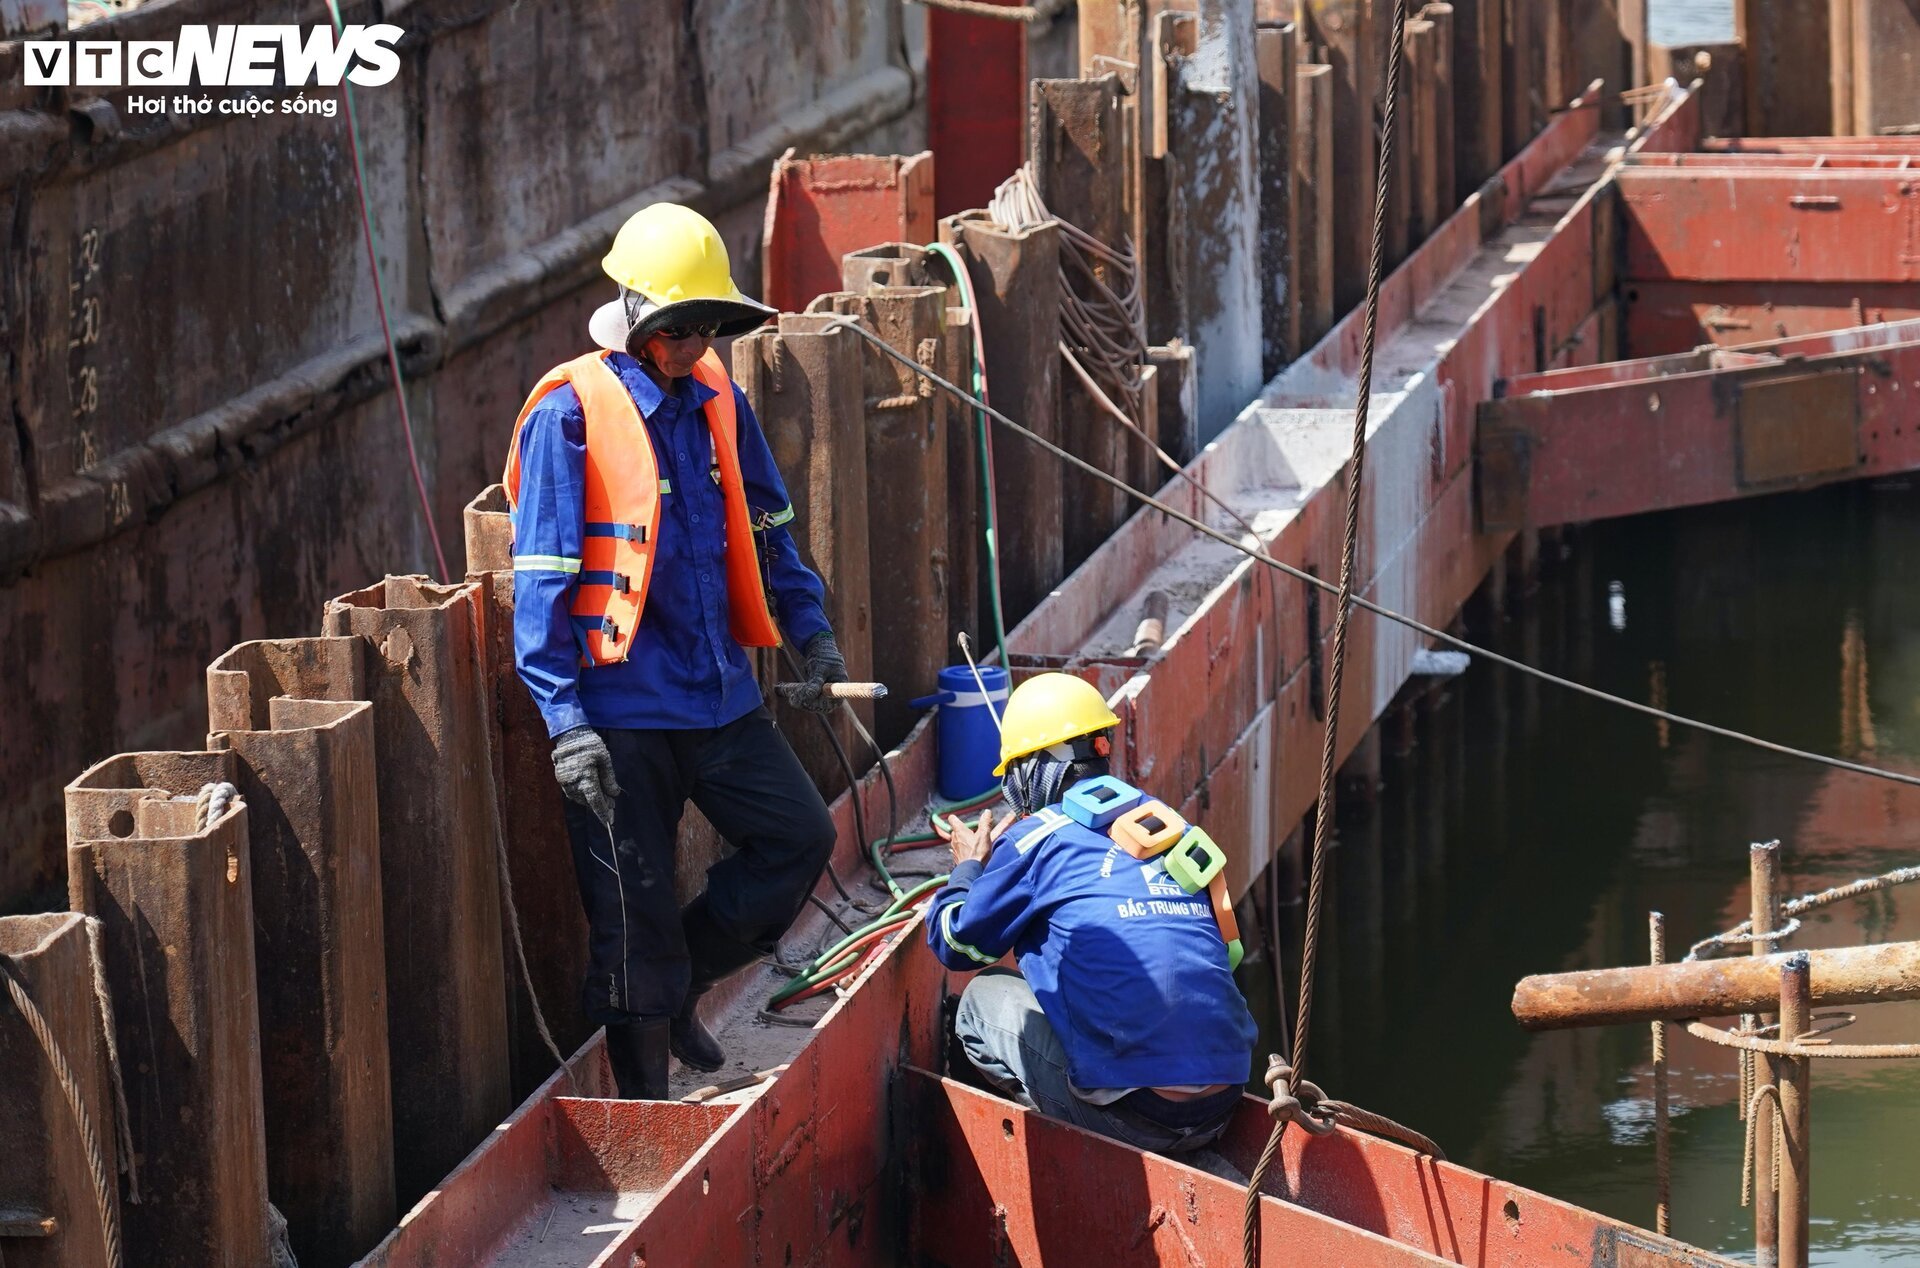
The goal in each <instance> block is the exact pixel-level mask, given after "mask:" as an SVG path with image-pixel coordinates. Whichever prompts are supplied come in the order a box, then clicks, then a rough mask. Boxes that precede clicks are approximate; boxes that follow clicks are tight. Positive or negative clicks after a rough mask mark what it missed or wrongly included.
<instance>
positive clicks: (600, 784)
mask: <svg viewBox="0 0 1920 1268" xmlns="http://www.w3.org/2000/svg"><path fill="white" fill-rule="evenodd" d="M553 777H554V778H555V779H557V780H559V781H560V791H561V792H563V793H565V794H567V798H568V799H569V800H571V801H577V802H579V803H580V804H581V805H583V806H585V807H586V808H587V809H589V810H591V811H593V816H594V818H596V819H598V820H599V821H600V822H602V823H604V824H606V825H607V826H608V827H612V826H613V799H614V798H615V797H618V796H619V795H620V785H619V784H616V783H614V782H613V754H611V753H609V752H608V751H607V742H606V741H605V740H603V739H601V738H600V733H599V732H598V731H596V730H594V729H593V728H592V727H590V726H577V727H575V728H573V730H571V731H562V732H561V733H560V736H559V738H558V739H556V740H555V741H554V742H553Z"/></svg>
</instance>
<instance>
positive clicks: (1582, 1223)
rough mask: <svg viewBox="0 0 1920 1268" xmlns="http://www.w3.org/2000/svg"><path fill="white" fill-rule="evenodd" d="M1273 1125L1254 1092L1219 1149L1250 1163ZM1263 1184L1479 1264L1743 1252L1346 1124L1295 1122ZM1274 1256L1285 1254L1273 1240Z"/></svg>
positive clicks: (1721, 1261) (1692, 1261)
mask: <svg viewBox="0 0 1920 1268" xmlns="http://www.w3.org/2000/svg"><path fill="white" fill-rule="evenodd" d="M1271 1129H1272V1119H1271V1118H1269V1117H1268V1116H1267V1113H1266V1108H1265V1106H1264V1104H1263V1103H1262V1102H1260V1101H1258V1100H1256V1099H1253V1098H1251V1097H1250V1098H1248V1099H1247V1100H1245V1101H1244V1102H1242V1104H1241V1108H1240V1111H1239V1113H1238V1114H1237V1115H1236V1116H1235V1117H1234V1120H1233V1122H1232V1124H1231V1125H1230V1126H1229V1127H1228V1128H1227V1133H1226V1135H1225V1136H1223V1137H1222V1138H1221V1140H1220V1142H1219V1145H1218V1149H1219V1151H1220V1153H1221V1154H1222V1155H1223V1156H1224V1157H1225V1158H1226V1159H1227V1160H1228V1161H1229V1162H1232V1163H1233V1164H1234V1165H1235V1166H1236V1167H1238V1168H1239V1169H1240V1170H1241V1171H1243V1172H1251V1171H1252V1169H1253V1165H1254V1162H1255V1160H1256V1159H1257V1158H1258V1157H1259V1154H1260V1150H1261V1149H1262V1148H1263V1147H1264V1146H1265V1144H1266V1140H1267V1134H1268V1132H1269V1131H1270V1130H1271ZM1442 1143H1444V1142H1442ZM1261 1192H1262V1193H1265V1194H1268V1195H1271V1196H1272V1197H1275V1198H1281V1199H1284V1200H1285V1201H1287V1202H1293V1203H1298V1204H1299V1205H1300V1206H1302V1207H1305V1208H1306V1209H1308V1210H1312V1211H1316V1212H1318V1213H1320V1214H1322V1215H1330V1216H1332V1217H1334V1218H1335V1219H1338V1220H1340V1221H1342V1222H1343V1223H1347V1224H1351V1225H1353V1226H1354V1227H1356V1228H1361V1229H1365V1230H1367V1231H1368V1232H1371V1233H1376V1234H1379V1235H1380V1236H1384V1237H1390V1238H1392V1239H1393V1240H1394V1241H1395V1242H1398V1243H1400V1244H1401V1245H1404V1246H1408V1247H1411V1248H1414V1249H1417V1250H1420V1251H1424V1252H1426V1253H1428V1254H1432V1255H1435V1256H1438V1257H1439V1258H1441V1259H1442V1260H1444V1261H1446V1262H1449V1263H1457V1264H1470V1265H1475V1266H1476V1268H1554V1266H1555V1265H1564V1266H1565V1268H1575V1266H1576V1265H1579V1266H1581V1268H1589V1266H1591V1268H1600V1266H1601V1265H1607V1266H1609V1268H1611V1266H1614V1265H1623V1264H1634V1265H1640V1266H1641V1268H1653V1266H1654V1265H1661V1264H1672V1265H1686V1266H1687V1268H1731V1265H1732V1264H1734V1262H1735V1261H1734V1260H1731V1259H1726V1258H1722V1257H1721V1256H1719V1255H1713V1254H1708V1253H1707V1252H1705V1251H1700V1250H1696V1249H1694V1248H1693V1247H1690V1246H1687V1245H1684V1244H1682V1243H1680V1242H1676V1241H1673V1240H1671V1239H1669V1238H1665V1237H1660V1236H1658V1235H1656V1234H1653V1233H1649V1232H1646V1231H1645V1230H1642V1229H1637V1228H1634V1227H1632V1226H1631V1225H1628V1224H1622V1223H1620V1222H1618V1221H1616V1220H1610V1219H1607V1218H1606V1217H1604V1216H1600V1215H1596V1214H1594V1213H1593V1212H1592V1211H1585V1210H1582V1209H1580V1208H1579V1207H1576V1206H1570V1205H1568V1204H1567V1203H1565V1202H1561V1201H1558V1200H1556V1199H1554V1198H1550V1197H1547V1196H1546V1195H1545V1194H1541V1193H1535V1192H1534V1191H1532V1190H1531V1189H1523V1188H1520V1187H1519V1186H1518V1185H1511V1184H1506V1183H1504V1182H1502V1181H1499V1180H1495V1179H1491V1178H1489V1177H1487V1176H1483V1175H1481V1174H1479V1173H1478V1172H1475V1171H1469V1170H1468V1169H1467V1168H1465V1167H1461V1166H1456V1165H1454V1164H1453V1163H1449V1162H1438V1161H1436V1160H1434V1159H1432V1158H1428V1157H1425V1156H1424V1155H1421V1154H1416V1153H1415V1152H1413V1151H1412V1150H1411V1149H1407V1148H1405V1147H1404V1146H1401V1145H1397V1144H1394V1143H1392V1142H1390V1141H1385V1140H1381V1139H1379V1138H1377V1137H1373V1136H1367V1135H1364V1134H1362V1133H1360V1132H1352V1131H1347V1130H1345V1129H1344V1128H1342V1129H1338V1130H1336V1131H1335V1132H1334V1134H1333V1135H1331V1136H1326V1137H1311V1136H1308V1135H1307V1134H1306V1133H1305V1132H1302V1131H1298V1130H1293V1131H1289V1132H1287V1134H1286V1137H1285V1138H1284V1140H1283V1141H1282V1144H1281V1150H1280V1157H1279V1162H1278V1165H1277V1166H1276V1167H1275V1168H1274V1170H1273V1171H1272V1172H1270V1173H1269V1175H1268V1178H1267V1182H1266V1184H1265V1185H1264V1186H1263V1188H1262V1190H1261ZM1265 1205H1269V1204H1263V1206H1265ZM1271 1205H1278V1204H1277V1203H1274V1204H1271ZM1268 1245H1269V1246H1271V1245H1272V1243H1271V1240H1269V1241H1268ZM1268 1260H1269V1262H1281V1261H1279V1260H1275V1259H1273V1257H1272V1252H1271V1250H1269V1251H1268Z"/></svg>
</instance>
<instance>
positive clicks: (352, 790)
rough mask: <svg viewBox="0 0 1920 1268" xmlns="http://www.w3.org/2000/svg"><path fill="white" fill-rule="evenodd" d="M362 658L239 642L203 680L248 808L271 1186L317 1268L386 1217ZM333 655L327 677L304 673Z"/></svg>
mask: <svg viewBox="0 0 1920 1268" xmlns="http://www.w3.org/2000/svg"><path fill="white" fill-rule="evenodd" d="M359 650H360V648H359V645H358V643H357V641H356V640H350V639H299V640H289V641H288V642H287V643H282V644H262V643H242V644H241V645H240V646H238V647H236V648H234V649H233V650H232V651H230V652H228V653H227V654H226V655H225V656H223V657H221V658H220V660H218V661H216V662H214V664H213V666H212V667H210V668H209V670H208V672H207V676H208V681H209V684H210V685H214V684H217V689H216V690H215V691H214V692H212V693H210V695H211V699H210V708H209V713H210V715H211V719H212V720H211V726H212V728H213V734H212V735H211V736H210V737H209V741H208V744H209V747H210V748H212V749H216V750H220V749H224V750H229V751H231V752H232V753H233V755H234V782H235V784H236V785H237V786H238V787H239V789H240V795H241V797H242V798H243V799H245V801H246V803H247V823H248V836H249V841H250V848H251V852H252V869H251V875H252V882H253V914H254V959H255V963H256V965H257V976H258V985H259V992H260V994H259V1016H260V1021H259V1025H260V1043H261V1049H260V1065H261V1088H262V1094H263V1098H264V1109H265V1119H266V1133H267V1189H268V1191H269V1192H270V1193H272V1194H273V1198H274V1205H275V1206H276V1207H277V1208H278V1209H279V1210H280V1212H281V1214H282V1215H284V1216H286V1219H287V1229H288V1238H289V1241H290V1243H291V1244H292V1246H293V1249H294V1253H295V1255H296V1256H298V1257H299V1258H300V1259H301V1261H302V1262H303V1263H305V1262H311V1263H313V1264H316V1265H322V1266H325V1265H339V1264H346V1263H350V1262H351V1261H353V1260H354V1259H356V1258H358V1257H359V1256H360V1255H362V1254H364V1253H366V1251H367V1250H368V1249H370V1248H371V1247H372V1246H373V1245H374V1244H375V1243H376V1242H378V1241H379V1240H380V1238H381V1237H382V1236H384V1235H385V1233H386V1230H387V1229H388V1228H390V1227H392V1224H393V1220H394V1217H395V1215H396V1214H397V1212H396V1210H395V1208H394V1196H393V1192H394V1191H393V1107H392V1101H391V1094H390V1090H389V1086H388V1065H387V1009H386V992H387V968H386V946H385V936H384V933H383V931H382V928H381V912H382V904H381V896H380V815H379V808H378V805H377V802H376V793H375V788H376V785H377V779H376V776H375V773H374V772H375V754H374V747H373V706H372V705H370V704H368V703H367V702H366V701H365V700H357V699H353V698H352V697H353V696H355V695H357V694H359V693H360V691H361V690H362V687H361V684H360V682H359V681H358V679H359V673H358V670H359V668H360V666H359V661H358V652H359ZM329 652H333V653H335V655H333V656H329V655H328V653H329ZM343 652H344V653H350V654H351V655H350V656H348V655H341V654H340V653H343ZM329 661H331V662H332V665H330V666H328V667H329V668H335V667H337V668H339V669H340V670H341V671H342V672H341V673H340V674H339V679H338V680H335V678H334V676H333V675H332V674H331V673H327V672H324V671H322V672H311V671H312V670H313V669H314V668H316V667H318V666H322V665H327V664H328V662H329ZM303 669H304V670H307V671H308V672H301V671H302V670H303ZM276 670H283V671H287V672H275V671H276ZM235 679H238V680H239V681H238V682H236V681H234V680H235ZM234 704H238V705H240V706H242V707H240V708H232V707H230V706H232V705H234Z"/></svg>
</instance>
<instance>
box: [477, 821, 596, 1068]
mask: <svg viewBox="0 0 1920 1268" xmlns="http://www.w3.org/2000/svg"><path fill="white" fill-rule="evenodd" d="M493 858H494V863H495V865H496V866H497V867H498V868H499V869H500V906H501V908H502V910H504V911H505V913H506V917H507V929H508V931H509V932H511V933H512V934H513V963H514V966H515V968H516V969H517V970H518V972H519V974H520V982H521V984H522V985H523V986H525V987H526V988H527V1006H528V1007H529V1008H531V1009H532V1010H533V1028H534V1030H536V1031H538V1032H539V1034H540V1042H541V1044H542V1045H544V1046H545V1047H546V1050H547V1055H548V1056H550V1057H552V1058H553V1063H554V1065H556V1066H558V1067H559V1068H560V1070H561V1072H562V1073H564V1074H565V1075H566V1076H567V1087H568V1088H570V1089H571V1090H572V1092H573V1095H575V1096H578V1095H580V1086H579V1084H577V1083H575V1082H574V1079H573V1067H572V1066H570V1065H568V1064H567V1059H566V1058H565V1057H563V1056H561V1055H560V1045H559V1044H557V1043H555V1042H554V1041H553V1031H551V1030H549V1029H548V1028H547V1014H546V1013H545V1011H543V1010H542V1009H541V1007H540V994H539V992H537V991H535V990H534V989H533V971H532V970H531V969H529V968H528V967H527V947H526V944H525V943H524V942H522V941H521V939H520V907H519V905H518V904H517V903H515V902H514V901H513V868H512V867H511V866H509V865H508V863H507V834H506V833H505V832H502V831H501V830H500V826H499V825H498V824H495V825H494V829H493Z"/></svg>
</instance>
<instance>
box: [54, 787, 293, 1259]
mask: <svg viewBox="0 0 1920 1268" xmlns="http://www.w3.org/2000/svg"><path fill="white" fill-rule="evenodd" d="M234 762H235V759H234V756H233V755H232V754H231V753H129V754H123V755H121V756H119V757H115V758H110V759H109V760H107V761H105V762H102V763H100V764H99V765H97V766H95V767H93V768H92V769H90V770H88V771H86V772H85V773H84V774H82V775H81V776H80V777H79V778H77V779H75V780H74V781H73V783H72V784H70V785H68V787H67V823H68V842H69V844H68V847H67V862H68V868H69V872H68V881H67V885H68V898H69V900H70V901H71V903H72V906H73V909H74V910H75V911H79V912H85V913H86V914H87V915H90V916H97V917H99V918H100V921H101V923H102V925H103V926H104V929H103V941H104V943H105V960H106V976H107V982H108V986H109V989H110V990H111V991H112V993H113V999H114V1020H115V1023H116V1029H117V1031H118V1043H119V1049H120V1057H121V1063H122V1070H123V1072H124V1074H125V1077H126V1091H127V1106H128V1110H129V1115H130V1118H131V1127H132V1133H133V1147H134V1149H135V1151H136V1152H137V1153H138V1154H139V1157H140V1180H141V1184H142V1187H143V1192H150V1193H152V1194H154V1195H155V1196H156V1197H158V1196H159V1195H162V1194H164V1195H165V1198H164V1200H157V1201H149V1202H141V1203H139V1204H137V1205H136V1204H132V1203H128V1204H125V1205H123V1207H122V1208H121V1210H122V1215H123V1221H124V1230H125V1239H126V1244H127V1246H128V1247H129V1248H137V1250H138V1254H139V1255H140V1256H141V1258H142V1259H143V1260H144V1261H146V1262H150V1263H166V1264H206V1265H209V1266H210V1268H256V1266H257V1265H259V1264H263V1263H266V1262H267V1166H266V1141H265V1130H264V1125H263V1120H262V1113H261V1096H260V1034H259V1029H258V1026H257V1023H256V1021H255V1018H256V1015H257V1014H256V1008H257V1006H258V1003H257V1001H258V995H257V991H256V989H255V984H254V963H253V897H252V886H251V883H250V874H251V871H252V863H251V851H250V849H249V847H248V837H247V820H248V812H247V809H246V808H245V807H244V806H236V807H234V808H232V809H230V810H228V811H227V813H226V814H225V815H223V816H221V818H220V819H218V820H216V821H215V822H213V823H211V824H208V825H207V826H206V827H205V828H199V829H196V828H195V827H194V803H193V800H192V799H193V797H194V796H195V795H196V794H197V793H198V792H199V791H200V789H201V787H202V786H203V785H205V784H208V783H211V782H215V781H221V780H225V781H231V780H232V779H233V776H234ZM176 798H179V799H178V800H176Z"/></svg>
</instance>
